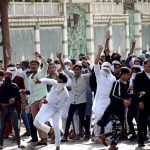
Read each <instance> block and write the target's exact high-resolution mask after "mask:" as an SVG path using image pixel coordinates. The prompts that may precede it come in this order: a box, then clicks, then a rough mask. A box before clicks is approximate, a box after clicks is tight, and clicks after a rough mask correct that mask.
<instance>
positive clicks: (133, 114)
mask: <svg viewBox="0 0 150 150" xmlns="http://www.w3.org/2000/svg"><path fill="white" fill-rule="evenodd" d="M133 119H135V120H136V122H137V105H131V106H129V108H128V113H127V121H128V125H129V133H130V134H132V135H135V129H134V125H133Z"/></svg>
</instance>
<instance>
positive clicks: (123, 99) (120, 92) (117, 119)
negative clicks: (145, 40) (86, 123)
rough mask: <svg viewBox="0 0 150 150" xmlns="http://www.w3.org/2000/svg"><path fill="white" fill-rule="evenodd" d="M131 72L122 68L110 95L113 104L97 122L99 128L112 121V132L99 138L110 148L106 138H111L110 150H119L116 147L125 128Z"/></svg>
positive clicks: (129, 96)
mask: <svg viewBox="0 0 150 150" xmlns="http://www.w3.org/2000/svg"><path fill="white" fill-rule="evenodd" d="M130 75H131V71H130V69H129V68H127V67H122V68H121V78H120V79H119V80H117V81H116V82H115V83H114V85H113V88H112V90H111V93H110V98H111V103H110V105H109V106H108V107H107V109H106V111H105V112H104V114H103V117H102V118H101V120H99V121H98V122H97V124H98V125H99V126H106V125H107V124H108V123H109V122H110V121H111V122H112V131H111V132H109V133H105V134H103V135H100V136H99V139H100V141H101V142H102V143H103V144H104V145H105V146H108V144H107V142H106V141H105V138H106V137H108V136H111V144H110V147H109V150H117V149H118V148H117V147H116V145H117V143H118V140H119V138H120V135H121V131H122V129H123V128H124V122H125V108H127V107H128V106H129V105H130V99H131V95H130V94H129V93H128V89H129V84H128V80H129V78H130Z"/></svg>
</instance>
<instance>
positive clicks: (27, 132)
mask: <svg viewBox="0 0 150 150" xmlns="http://www.w3.org/2000/svg"><path fill="white" fill-rule="evenodd" d="M30 135H31V134H30V132H29V131H26V132H25V133H24V134H23V135H21V137H24V136H30Z"/></svg>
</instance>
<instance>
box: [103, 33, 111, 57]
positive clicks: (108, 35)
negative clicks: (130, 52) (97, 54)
mask: <svg viewBox="0 0 150 150" xmlns="http://www.w3.org/2000/svg"><path fill="white" fill-rule="evenodd" d="M110 38H111V35H110V31H107V33H106V42H105V50H104V53H105V55H106V56H109V53H110V49H109V41H110Z"/></svg>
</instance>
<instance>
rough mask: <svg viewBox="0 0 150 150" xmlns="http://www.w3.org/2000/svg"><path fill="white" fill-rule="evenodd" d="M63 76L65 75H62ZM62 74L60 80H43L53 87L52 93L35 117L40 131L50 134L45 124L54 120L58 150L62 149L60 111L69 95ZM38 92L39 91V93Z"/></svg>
mask: <svg viewBox="0 0 150 150" xmlns="http://www.w3.org/2000/svg"><path fill="white" fill-rule="evenodd" d="M60 74H63V73H60ZM60 74H59V75H58V79H57V80H54V79H48V78H42V79H40V82H42V83H46V84H51V85H53V86H52V88H51V91H50V92H49V93H48V95H47V96H46V101H47V102H44V103H45V104H43V105H42V107H41V109H40V111H39V112H38V114H37V115H36V117H35V120H34V125H35V126H36V127H37V128H39V129H40V130H42V131H44V132H46V133H49V132H50V127H49V126H48V125H46V124H45V122H46V121H48V119H49V118H52V121H53V127H54V132H55V145H56V150H59V149H60V130H59V120H60V110H61V109H62V108H63V106H64V105H65V104H66V103H67V102H68V98H69V93H68V90H67V89H66V87H65V83H66V82H67V77H66V76H65V75H64V74H63V76H65V77H66V80H64V79H63V78H61V76H60ZM37 92H38V91H37Z"/></svg>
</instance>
